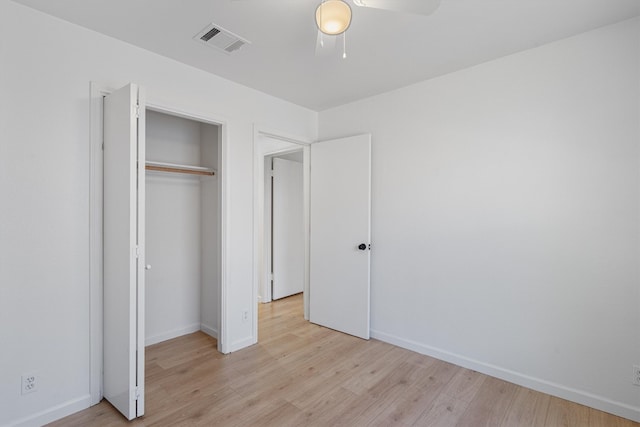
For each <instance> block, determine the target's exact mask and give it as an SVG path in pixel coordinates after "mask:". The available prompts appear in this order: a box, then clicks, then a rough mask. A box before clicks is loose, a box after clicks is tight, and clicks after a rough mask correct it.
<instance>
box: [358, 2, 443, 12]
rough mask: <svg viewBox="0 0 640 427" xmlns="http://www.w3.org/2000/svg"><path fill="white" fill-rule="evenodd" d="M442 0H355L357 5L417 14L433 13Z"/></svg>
mask: <svg viewBox="0 0 640 427" xmlns="http://www.w3.org/2000/svg"><path fill="white" fill-rule="evenodd" d="M440 1H441V0H353V3H354V4H355V5H356V6H360V7H371V8H374V9H382V10H391V11H394V12H405V13H412V14H416V15H431V14H432V13H433V12H435V11H436V9H437V8H438V7H439V6H440Z"/></svg>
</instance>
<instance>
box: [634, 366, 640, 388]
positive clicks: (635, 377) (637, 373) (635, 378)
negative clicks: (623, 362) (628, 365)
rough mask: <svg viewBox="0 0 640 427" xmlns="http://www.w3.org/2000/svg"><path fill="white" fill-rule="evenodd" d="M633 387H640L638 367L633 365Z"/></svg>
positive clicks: (639, 367) (639, 370)
mask: <svg viewBox="0 0 640 427" xmlns="http://www.w3.org/2000/svg"><path fill="white" fill-rule="evenodd" d="M633 385H640V365H633Z"/></svg>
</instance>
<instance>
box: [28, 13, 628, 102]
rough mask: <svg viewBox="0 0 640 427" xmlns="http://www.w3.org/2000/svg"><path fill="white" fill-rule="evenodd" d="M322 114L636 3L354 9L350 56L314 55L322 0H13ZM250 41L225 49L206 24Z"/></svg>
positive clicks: (607, 17)
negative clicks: (206, 40) (204, 37)
mask: <svg viewBox="0 0 640 427" xmlns="http://www.w3.org/2000/svg"><path fill="white" fill-rule="evenodd" d="M15 1H16V2H17V3H21V4H24V5H27V6H30V7H33V8H35V9H39V10H41V11H43V12H46V13H48V14H51V15H54V16H57V17H60V18H62V19H64V20H67V21H70V22H73V23H76V24H79V25H81V26H83V27H87V28H90V29H92V30H95V31H98V32H100V33H104V34H107V35H109V36H112V37H115V38H117V39H120V40H123V41H126V42H128V43H131V44H134V45H137V46H140V47H142V48H144V49H147V50H150V51H153V52H156V53H158V54H161V55H164V56H167V57H169V58H173V59H176V60H178V61H180V62H183V63H185V64H189V65H192V66H194V67H197V68H200V69H202V70H205V71H208V72H210V73H213V74H217V75H219V76H222V77H224V78H227V79H229V80H233V81H235V82H238V83H241V84H243V85H246V86H249V87H252V88H255V89H258V90H260V91H263V92H266V93H269V94H271V95H274V96H277V97H279V98H283V99H286V100H289V101H291V102H293V103H296V104H299V105H302V106H305V107H308V108H310V109H313V110H317V111H321V110H324V109H326V108H330V107H333V106H336V105H341V104H344V103H347V102H351V101H355V100H358V99H361V98H365V97H368V96H372V95H375V94H379V93H382V92H386V91H389V90H392V89H396V88H399V87H402V86H406V85H409V84H412V83H416V82H418V81H422V80H426V79H429V78H432V77H435V76H439V75H442V74H446V73H449V72H452V71H455V70H459V69H462V68H466V67H469V66H472V65H475V64H479V63H482V62H486V61H489V60H492V59H495V58H498V57H501V56H505V55H509V54H511V53H514V52H518V51H522V50H525V49H529V48H532V47H535V46H538V45H541V44H544V43H548V42H551V41H554V40H558V39H562V38H566V37H569V36H572V35H574V34H578V33H581V32H584V31H588V30H591V29H594V28H597V27H601V26H604V25H608V24H611V23H614V22H618V21H621V20H624V19H628V18H631V17H634V16H638V15H640V1H639V0H442V4H441V6H440V8H439V9H438V10H437V11H436V12H435V13H434V14H433V15H431V16H415V15H406V14H402V13H393V12H386V11H381V10H375V9H366V8H361V7H356V6H353V3H352V0H346V1H347V2H349V3H350V4H351V5H352V8H353V20H352V24H351V27H350V28H349V30H348V31H347V33H346V34H347V38H346V42H347V54H348V56H347V58H346V59H342V58H341V52H340V50H341V49H337V50H336V51H335V52H334V53H335V54H334V55H331V56H328V57H327V56H321V57H316V56H315V44H316V36H317V30H316V26H315V21H314V14H315V8H316V6H317V4H318V3H319V2H320V0H236V1H231V0H187V1H176V0H55V1H52V0H15ZM211 22H214V23H216V24H218V25H220V26H221V27H223V28H225V29H227V30H229V31H232V32H234V33H236V34H238V35H239V36H241V37H243V38H245V39H248V40H249V41H250V42H251V44H250V45H248V46H245V47H243V48H242V49H241V50H239V51H237V52H235V53H234V54H232V55H227V54H224V53H221V52H218V51H216V50H213V49H211V48H209V47H207V46H204V45H202V44H199V43H197V42H195V41H194V40H193V39H192V37H193V36H194V35H196V33H198V32H199V31H200V30H201V29H202V28H204V27H205V26H206V25H207V24H209V23H211Z"/></svg>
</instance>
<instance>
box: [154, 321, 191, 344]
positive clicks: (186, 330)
mask: <svg viewBox="0 0 640 427" xmlns="http://www.w3.org/2000/svg"><path fill="white" fill-rule="evenodd" d="M199 330H200V323H193V324H191V325H188V326H185V327H183V328H178V329H172V330H170V331H167V332H163V333H161V334H157V335H153V336H151V337H147V338H146V339H145V340H144V345H145V346H148V345H153V344H157V343H159V342H162V341H166V340H170V339H172V338H177V337H181V336H182V335H186V334H191V333H193V332H197V331H199Z"/></svg>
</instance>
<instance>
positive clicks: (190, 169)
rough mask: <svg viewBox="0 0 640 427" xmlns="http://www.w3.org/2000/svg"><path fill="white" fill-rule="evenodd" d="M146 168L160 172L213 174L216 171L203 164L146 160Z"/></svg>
mask: <svg viewBox="0 0 640 427" xmlns="http://www.w3.org/2000/svg"><path fill="white" fill-rule="evenodd" d="M145 169H146V170H149V171H158V172H173V173H187V174H191V175H205V176H213V175H215V174H216V172H215V171H214V170H213V169H209V168H204V167H201V166H189V165H179V164H175V163H160V162H146V165H145Z"/></svg>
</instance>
